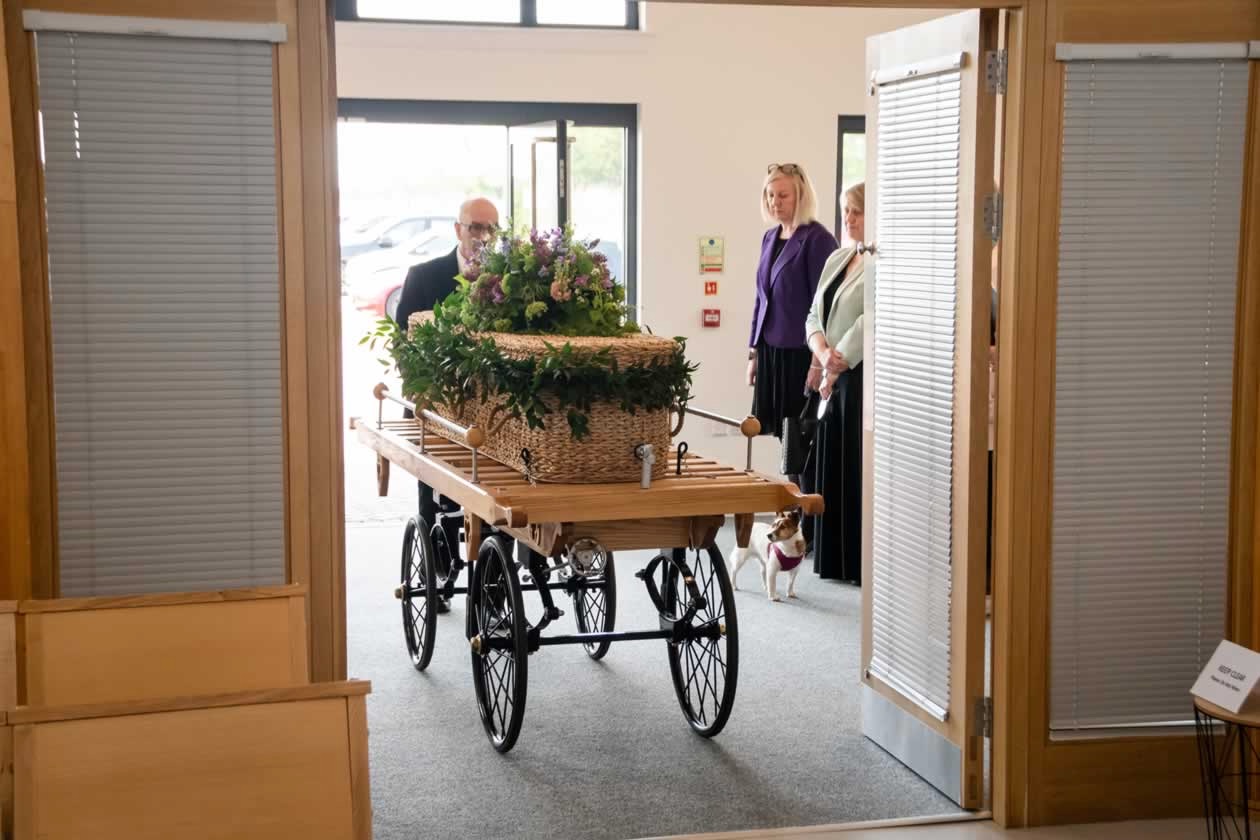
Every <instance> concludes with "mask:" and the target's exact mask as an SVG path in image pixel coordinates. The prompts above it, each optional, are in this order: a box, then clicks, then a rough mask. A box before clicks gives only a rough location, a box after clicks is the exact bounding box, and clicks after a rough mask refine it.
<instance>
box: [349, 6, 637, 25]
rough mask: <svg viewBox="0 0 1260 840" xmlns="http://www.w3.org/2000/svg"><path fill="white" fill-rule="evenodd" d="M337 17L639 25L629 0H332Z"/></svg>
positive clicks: (527, 23) (482, 22)
mask: <svg viewBox="0 0 1260 840" xmlns="http://www.w3.org/2000/svg"><path fill="white" fill-rule="evenodd" d="M337 19H338V20H406V21H418V22H429V23H474V24H496V25H503V24H509V25H517V26H586V27H607V28H613V29H638V28H639V4H638V3H637V2H628V0H337Z"/></svg>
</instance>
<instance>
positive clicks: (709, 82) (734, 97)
mask: <svg viewBox="0 0 1260 840" xmlns="http://www.w3.org/2000/svg"><path fill="white" fill-rule="evenodd" d="M644 6H645V7H646V8H645V9H644V13H643V14H644V17H643V19H644V24H645V31H643V32H625V31H619V32H609V31H590V30H576V31H568V30H566V31H559V30H532V31H531V30H519V29H513V28H489V27H486V28H478V27H450V26H425V25H419V24H375V23H352V24H347V23H338V24H337V43H336V50H337V95H338V96H339V97H346V98H381V99H456V100H500V101H572V102H595V103H634V104H637V105H638V106H639V132H640V136H639V150H640V167H639V173H640V175H639V178H640V185H639V188H640V202H639V289H640V293H639V298H640V301H641V305H642V312H641V315H640V319H641V321H642V322H643V323H645V324H648V325H650V326H651V327H652V330H653V331H654V332H656V333H657V334H660V335H685V336H687V337H688V338H689V343H688V355H689V357H690V358H692V359H693V360H694V361H697V362H699V363H700V365H701V368H700V371H699V373H698V374H697V378H696V382H695V395H696V398H695V404H696V405H699V406H702V407H705V408H709V409H711V410H714V411H719V412H722V413H724V414H727V415H729V416H733V417H743V416H744V415H745V414H746V413H747V412H748V410H749V405H750V401H751V392H750V390H749V389H748V388H747V387H746V386H745V385H744V383H743V376H744V367H745V364H746V358H747V346H748V331H749V319H750V317H751V313H752V299H753V292H752V288H753V278H754V273H755V271H756V264H757V257H758V248H759V245H760V242H761V234H762V232H763V230H764V229H765V225H764V224H763V223H762V221H761V217H760V215H759V213H758V190H759V188H760V185H761V180H762V178H763V177H764V175H765V167H766V164H767V163H770V162H772V161H773V162H785V161H791V162H796V163H800V164H802V165H804V166H805V168H806V170H807V171H808V172H809V173H810V175H811V178H812V179H813V181H814V185H815V187H816V188H817V190H818V198H819V219H820V221H822V222H823V223H824V224H825V225H827V226H828V227H832V226H833V225H834V222H835V211H834V209H833V208H834V207H835V178H836V173H835V169H836V117H837V116H838V115H839V114H861V113H863V111H864V110H865V105H866V96H865V84H864V81H863V76H864V74H865V71H864V66H865V38H866V37H867V36H868V35H870V34H874V33H877V32H882V31H887V30H890V29H895V28H897V27H900V26H905V25H908V24H911V23H914V22H917V21H920V20H926V19H928V18H931V17H935V16H937V15H939V12H930V11H922V10H919V11H913V10H908V11H890V10H866V9H823V8H776V7H764V6H712V5H703V4H682V3H668V4H663V3H645V4H644ZM714 234H716V235H720V236H724V237H725V238H726V263H727V265H726V272H725V273H724V274H722V275H717V276H716V279H718V280H719V283H720V286H719V295H718V296H717V297H707V298H706V297H705V296H704V289H703V279H704V278H702V277H701V276H700V274H699V271H698V254H697V247H698V246H697V237H699V236H700V235H714ZM709 279H714V277H713V276H712V275H711V276H710V277H709ZM706 306H707V307H714V306H716V307H720V308H721V310H722V326H721V327H720V328H718V329H712V328H710V329H701V328H700V326H699V324H700V310H701V309H702V308H704V307H706ZM712 430H713V427H712V426H711V425H710V424H708V423H701V422H699V421H696V420H694V419H693V420H690V421H688V429H687V430H686V431H684V433H683V435H682V437H683V438H684V439H686V440H688V441H689V442H690V443H691V446H692V448H693V449H700V450H702V451H704V452H706V453H713V454H717V455H719V457H722V458H726V459H736V458H737V459H739V461H740V462H741V463H742V454H741V453H742V450H743V445H742V442H741V441H740V440H739V439H736V438H732V437H728V436H727V437H720V438H716V439H708V438H707V437H704V433H706V432H709V431H712ZM776 459H777V451H776V449H775V447H774V446H773V445H772V444H771V443H770V441H768V440H764V439H763V440H761V441H758V457H757V463H758V466H759V467H760V468H762V469H765V470H767V471H773V468H774V464H775V462H776Z"/></svg>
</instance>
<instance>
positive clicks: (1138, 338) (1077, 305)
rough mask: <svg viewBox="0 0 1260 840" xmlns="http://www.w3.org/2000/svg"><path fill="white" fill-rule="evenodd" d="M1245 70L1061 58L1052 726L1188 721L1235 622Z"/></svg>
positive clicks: (1213, 64) (1235, 65) (1229, 65)
mask: <svg viewBox="0 0 1260 840" xmlns="http://www.w3.org/2000/svg"><path fill="white" fill-rule="evenodd" d="M1248 72H1249V71H1248V65H1247V62H1246V61H1241V60H1186V61H1169V62H1152V61H1143V60H1133V61H1073V62H1069V63H1067V64H1066V65H1065V89H1064V97H1065V98H1064V116H1063V153H1062V154H1063V157H1062V202H1061V210H1060V224H1059V255H1060V256H1059V279H1058V295H1059V298H1058V334H1057V341H1056V384H1055V390H1056V393H1055V423H1054V429H1055V437H1054V517H1053V530H1052V539H1053V554H1052V569H1051V574H1052V588H1051V630H1050V636H1051V663H1050V669H1051V670H1050V688H1051V709H1050V725H1051V728H1052V729H1053V730H1058V731H1068V730H1082V729H1094V728H1098V729H1102V730H1104V731H1105V730H1106V729H1108V728H1113V727H1121V726H1124V727H1128V726H1135V725H1138V726H1140V725H1163V724H1169V723H1186V722H1188V721H1190V720H1191V717H1192V716H1191V705H1190V697H1189V693H1188V692H1189V688H1190V685H1191V684H1192V683H1193V682H1194V679H1195V677H1196V676H1197V675H1198V673H1199V671H1200V670H1201V669H1202V668H1203V666H1204V664H1205V663H1206V661H1207V659H1208V658H1209V657H1210V656H1211V654H1212V651H1213V650H1214V649H1215V648H1216V645H1217V643H1218V642H1219V641H1220V640H1221V638H1222V635H1223V634H1224V629H1225V626H1224V616H1225V581H1226V564H1227V557H1226V535H1227V531H1228V516H1227V514H1228V497H1229V451H1230V422H1231V411H1232V399H1233V346H1234V307H1235V295H1236V287H1237V273H1238V239H1239V225H1240V213H1241V203H1242V195H1241V188H1242V174H1243V173H1242V163H1243V137H1244V125H1245V119H1246V100H1247V84H1248Z"/></svg>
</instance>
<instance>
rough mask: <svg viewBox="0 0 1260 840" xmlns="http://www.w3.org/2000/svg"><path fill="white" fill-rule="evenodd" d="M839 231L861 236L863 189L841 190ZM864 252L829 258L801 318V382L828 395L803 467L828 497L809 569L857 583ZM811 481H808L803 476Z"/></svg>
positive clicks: (841, 252)
mask: <svg viewBox="0 0 1260 840" xmlns="http://www.w3.org/2000/svg"><path fill="white" fill-rule="evenodd" d="M844 228H845V232H846V233H847V234H848V236H849V238H850V239H851V240H852V241H853V242H854V243H855V245H856V244H857V243H861V242H865V241H866V186H865V184H857V185H855V186H852V187H850V188H849V189H847V190H845V193H844ZM862 269H863V264H862V253H861V252H860V251H858V250H857V249H856V247H848V248H841V249H839V250H837V251H836V252H835V253H833V254H832V255H831V256H830V257H828V259H827V264H826V265H825V266H824V267H823V270H822V276H821V277H820V278H819V280H818V289H817V291H816V293H815V295H814V301H813V303H812V304H811V305H810V308H809V315H808V316H806V318H805V333H806V335H807V341H808V343H809V349H810V352H811V353H812V354H813V359H812V360H811V362H810V369H809V374H808V377H807V382H808V384H809V387H810V388H812V389H814V390H817V391H819V392H820V393H821V395H822V397H823V398H824V399H826V400H827V404H826V408H825V410H824V412H823V416H822V419H821V422H819V424H818V426H817V428H816V430H815V432H814V445H813V449H812V450H811V453H810V458H809V462H808V463H807V464H806V466H805V469H806V473H807V475H806V478H807V481H806V484H807V486H808V485H810V484H811V483H812V487H811V488H810V489H811V490H812V491H813V492H815V493H821V494H822V495H823V498H824V499H826V501H827V509H826V512H824V513H823V514H822V516H820V517H818V519H817V521H816V522H815V523H814V528H813V541H814V571H815V572H817V573H818V574H819V575H820V576H821V577H824V578H835V579H838V580H846V581H850V582H852V583H857V584H860V583H861V582H862V342H863V338H864V336H863V333H862V322H863V312H862V310H863V302H864V296H865V282H864V275H863V270H862ZM809 479H812V482H811V481H810V480H809Z"/></svg>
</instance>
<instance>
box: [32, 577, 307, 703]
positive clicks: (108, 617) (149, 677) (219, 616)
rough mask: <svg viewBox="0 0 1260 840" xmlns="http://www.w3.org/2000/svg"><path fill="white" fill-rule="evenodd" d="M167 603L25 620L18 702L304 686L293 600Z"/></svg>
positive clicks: (302, 639) (302, 636)
mask: <svg viewBox="0 0 1260 840" xmlns="http://www.w3.org/2000/svg"><path fill="white" fill-rule="evenodd" d="M164 598H165V599H167V600H169V596H156V597H155V599H154V600H155V602H159V603H157V604H156V605H147V604H145V603H144V599H143V598H141V597H135V598H127V599H116V600H120V601H125V602H127V604H128V605H126V606H118V607H113V608H111V607H107V606H101V607H98V608H95V609H84V610H75V611H45V612H32V613H29V614H24V615H22V616H21V617H20V621H21V623H22V629H23V649H22V652H21V660H22V670H23V675H24V678H25V679H24V681H23V688H22V695H21V701H22V702H23V703H24V704H29V705H61V704H80V703H103V702H110V701H120V700H134V699H141V698H156V697H172V696H182V695H193V694H219V693H223V692H229V691H245V690H250V689H263V688H275V687H279V686H289V685H300V684H302V683H305V682H307V681H308V680H307V673H306V670H305V664H306V627H305V623H304V622H303V623H297V622H295V621H294V617H293V606H292V601H293V600H294V599H291V598H289V597H278V598H277V597H272V598H265V599H259V598H249V599H244V600H224V601H211V602H202V603H185V604H169V603H168V604H162V603H160V601H161V600H163V599H164ZM92 600H106V599H92ZM109 600H114V599H109ZM296 600H300V598H299V599H296ZM294 633H297V634H298V635H297V636H296V638H295V636H294ZM299 662H300V663H301V665H300V670H299V666H298V663H299Z"/></svg>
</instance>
